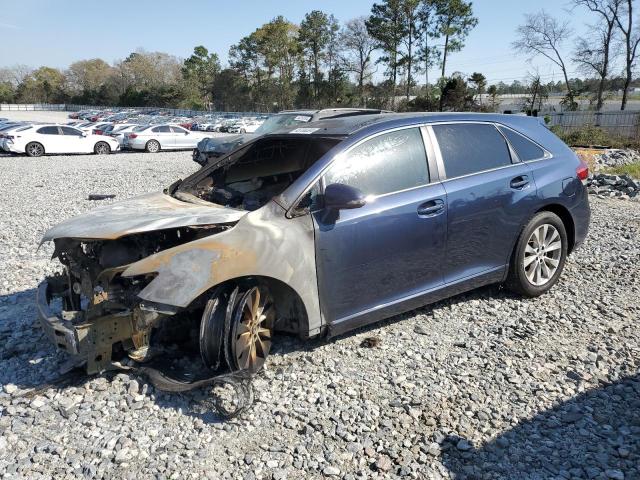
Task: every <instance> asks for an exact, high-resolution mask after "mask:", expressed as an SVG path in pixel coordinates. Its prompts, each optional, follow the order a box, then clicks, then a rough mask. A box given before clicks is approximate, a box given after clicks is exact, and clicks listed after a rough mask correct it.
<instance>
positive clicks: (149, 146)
mask: <svg viewBox="0 0 640 480" xmlns="http://www.w3.org/2000/svg"><path fill="white" fill-rule="evenodd" d="M372 113H375V114H378V113H383V112H381V111H380V110H371V109H346V108H337V109H324V110H294V111H284V112H280V113H278V114H275V115H272V116H270V117H268V118H267V117H262V118H258V117H234V118H227V117H228V115H229V114H207V115H203V116H201V117H198V118H195V117H194V118H191V119H186V118H183V117H175V116H171V115H168V114H166V112H162V111H158V112H138V111H136V110H127V111H120V112H112V111H99V112H96V111H86V112H77V113H73V114H71V115H70V117H72V118H71V121H70V122H68V123H66V124H56V123H37V122H17V121H10V120H8V119H0V149H1V150H2V151H5V152H9V153H15V154H26V155H28V156H30V157H39V156H42V155H45V154H68V153H96V154H108V153H112V152H115V151H118V150H140V151H147V152H150V153H156V152H159V151H160V150H187V149H193V159H194V161H196V162H197V163H199V164H201V165H204V164H205V163H207V162H208V161H209V160H210V159H211V158H216V157H219V156H220V155H222V154H224V153H227V152H229V151H231V150H233V149H235V148H237V147H239V146H240V145H242V144H244V143H246V142H247V141H249V140H251V139H253V138H255V137H257V136H261V135H265V134H268V133H273V132H275V131H277V130H278V129H281V128H285V127H289V126H292V125H297V124H305V123H308V122H314V121H317V120H322V119H327V118H336V117H343V116H352V115H363V114H372ZM213 132H223V133H228V134H235V135H222V136H220V135H215V134H214V133H213Z"/></svg>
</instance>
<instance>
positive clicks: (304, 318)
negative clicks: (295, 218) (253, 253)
mask: <svg viewBox="0 0 640 480" xmlns="http://www.w3.org/2000/svg"><path fill="white" fill-rule="evenodd" d="M248 285H260V286H265V287H266V288H267V289H268V290H269V293H271V295H272V296H273V301H274V303H275V308H276V315H277V320H276V321H277V323H276V331H280V332H286V333H290V334H295V335H297V336H299V337H301V338H305V337H307V336H308V334H309V317H308V315H307V308H306V306H305V304H304V301H303V300H302V297H301V296H300V295H299V294H298V292H296V290H295V289H294V288H293V287H291V286H290V285H288V284H287V283H285V282H283V281H282V280H278V279H276V278H273V277H268V276H263V275H246V276H241V277H236V278H231V279H228V280H225V281H224V282H221V283H219V284H217V285H214V286H212V287H211V288H209V289H207V291H206V292H204V293H202V294H201V295H199V296H198V297H197V298H196V299H195V300H194V301H193V302H192V303H191V305H194V306H200V305H204V304H205V303H206V301H207V300H208V298H209V297H210V296H211V295H212V294H215V293H216V292H222V291H232V290H233V289H235V288H236V287H242V286H248ZM188 308H189V307H187V309H188Z"/></svg>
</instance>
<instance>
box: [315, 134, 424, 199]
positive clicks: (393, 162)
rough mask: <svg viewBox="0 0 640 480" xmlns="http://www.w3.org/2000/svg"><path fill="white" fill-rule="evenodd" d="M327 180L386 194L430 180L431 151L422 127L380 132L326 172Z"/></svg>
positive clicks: (372, 193) (326, 182)
mask: <svg viewBox="0 0 640 480" xmlns="http://www.w3.org/2000/svg"><path fill="white" fill-rule="evenodd" d="M324 178H325V184H326V185H329V184H332V183H343V184H345V185H350V186H352V187H355V188H358V189H360V190H361V191H362V192H363V193H364V194H365V195H383V194H385V193H392V192H398V191H400V190H406V189H409V188H414V187H418V186H420V185H426V184H427V183H429V170H428V167H427V155H426V152H425V149H424V143H423V142H422V134H421V133H420V130H419V129H418V128H408V129H404V130H398V131H395V132H390V133H385V134H383V135H378V136H377V137H374V138H372V139H370V140H367V141H365V142H364V143H361V144H360V145H358V146H357V147H355V148H354V149H353V150H351V151H350V152H349V153H348V155H347V156H346V157H345V158H343V159H338V161H337V162H334V163H333V165H332V166H331V167H329V170H328V171H327V173H326V174H325V177H324Z"/></svg>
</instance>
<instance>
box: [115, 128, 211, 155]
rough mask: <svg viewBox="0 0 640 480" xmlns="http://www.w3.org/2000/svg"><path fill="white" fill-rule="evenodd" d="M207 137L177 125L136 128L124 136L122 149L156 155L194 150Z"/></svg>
mask: <svg viewBox="0 0 640 480" xmlns="http://www.w3.org/2000/svg"><path fill="white" fill-rule="evenodd" d="M207 137H209V135H206V134H204V133H203V132H194V131H189V130H187V129H185V128H182V127H180V126H178V125H149V126H147V127H144V128H136V129H134V130H133V131H132V132H131V133H126V134H125V136H124V141H123V143H124V147H125V148H130V149H132V150H145V151H147V152H151V153H156V152H159V151H160V150H181V149H191V148H195V147H196V145H197V144H198V142H199V141H200V140H202V139H203V138H207Z"/></svg>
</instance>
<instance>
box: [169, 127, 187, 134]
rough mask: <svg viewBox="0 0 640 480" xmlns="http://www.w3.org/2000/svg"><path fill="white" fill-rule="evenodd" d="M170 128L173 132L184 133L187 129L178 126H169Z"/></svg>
mask: <svg viewBox="0 0 640 480" xmlns="http://www.w3.org/2000/svg"><path fill="white" fill-rule="evenodd" d="M171 130H173V132H174V133H183V134H184V133H186V132H187V131H186V130H185V129H184V128H180V127H171Z"/></svg>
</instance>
